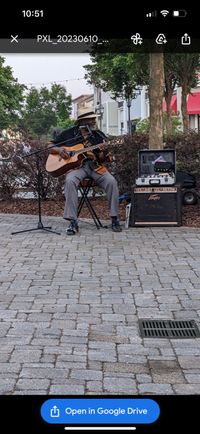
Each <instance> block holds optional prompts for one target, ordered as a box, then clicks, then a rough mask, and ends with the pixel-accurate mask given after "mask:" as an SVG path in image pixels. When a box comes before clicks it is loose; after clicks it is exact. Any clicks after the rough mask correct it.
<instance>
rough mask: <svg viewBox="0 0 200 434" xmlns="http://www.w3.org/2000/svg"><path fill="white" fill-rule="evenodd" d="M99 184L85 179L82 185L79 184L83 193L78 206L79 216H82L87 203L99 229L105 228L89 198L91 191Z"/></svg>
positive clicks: (90, 179)
mask: <svg viewBox="0 0 200 434" xmlns="http://www.w3.org/2000/svg"><path fill="white" fill-rule="evenodd" d="M96 185H97V184H96V182H95V181H94V180H93V179H92V178H85V179H83V180H82V181H81V182H80V184H79V187H78V189H79V191H80V193H81V198H80V201H79V204H78V216H79V215H80V212H81V210H82V208H83V205H84V203H85V205H86V206H87V208H88V209H89V212H90V214H91V216H92V218H93V220H94V223H95V225H96V227H97V229H100V228H103V225H102V223H101V221H100V219H99V217H98V215H97V213H96V211H95V209H94V207H93V205H92V203H91V201H90V198H89V197H88V194H89V192H90V190H91V189H92V188H93V187H95V186H96Z"/></svg>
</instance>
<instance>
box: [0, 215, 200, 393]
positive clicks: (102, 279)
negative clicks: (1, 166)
mask: <svg viewBox="0 0 200 434" xmlns="http://www.w3.org/2000/svg"><path fill="white" fill-rule="evenodd" d="M43 220H44V222H43V223H44V224H45V225H49V224H50V225H51V226H52V229H53V230H57V231H60V232H61V235H60V236H59V235H55V234H53V233H48V232H45V231H42V230H38V231H33V232H24V233H21V234H16V235H11V232H12V231H16V230H25V229H29V228H34V227H37V221H38V219H37V216H28V215H9V214H8V215H4V214H1V215H0V232H1V251H0V322H1V327H0V346H1V352H0V373H1V374H0V379H1V381H0V394H13V395H17V394H19V395H26V394H30V395H31V394H44V395H47V394H48V395H53V394H56V395H57V394H60V395H67V394H75V395H84V394H85V395H87V394H88V395H90V394H91V395H92V394H95V393H96V394H99V395H109V394H110V395H143V394H147V395H153V394H155V395H156V394H158V395H170V394H174V395H181V394H183V395H184V394H186V395H187V394H188V395H190V394H194V395H195V394H199V393H200V339H199V338H197V339H187V340H186V339H158V338H157V339H147V338H145V339H142V338H141V336H140V334H139V328H138V319H141V318H149V319H153V318H159V319H179V320H180V319H183V320H190V319H195V321H196V323H197V325H198V326H199V327H200V229H196V228H185V227H179V228H176V227H171V228H170V227H169V228H166V227H163V228H160V227H158V228H148V227H146V228H129V229H128V230H123V232H122V233H119V234H115V233H112V231H110V229H101V230H99V231H98V230H97V229H96V227H95V226H94V225H93V224H86V223H85V222H84V221H81V223H80V232H79V234H77V235H76V236H74V237H69V236H66V234H65V222H64V220H63V219H62V218H56V217H44V218H43Z"/></svg>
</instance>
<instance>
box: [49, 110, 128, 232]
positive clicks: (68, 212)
mask: <svg viewBox="0 0 200 434" xmlns="http://www.w3.org/2000/svg"><path fill="white" fill-rule="evenodd" d="M76 137H77V142H76V143H82V144H83V145H84V148H90V146H93V145H98V144H101V145H100V146H99V147H97V148H96V149H95V150H93V151H90V150H88V151H87V152H84V156H85V158H84V160H83V161H82V163H81V165H80V166H79V167H77V168H74V169H72V170H70V171H69V172H68V173H67V174H66V178H65V189H64V193H65V208H64V216H63V217H64V219H66V220H69V222H70V223H69V227H68V228H67V230H66V233H67V235H75V234H76V233H77V232H78V221H77V210H78V186H79V183H80V182H81V181H82V180H83V179H84V178H92V179H93V180H94V181H95V182H96V184H97V185H99V186H100V187H102V188H103V189H104V190H105V192H106V195H107V198H108V203H109V210H110V217H111V227H112V230H113V231H114V232H121V230H122V228H121V226H120V223H119V219H118V209H119V191H118V185H117V181H116V179H115V178H114V177H113V176H112V175H111V174H110V173H109V171H108V170H107V168H106V166H105V165H106V162H108V161H110V160H111V154H110V152H109V151H108V143H107V142H106V136H105V134H104V133H103V132H102V131H100V130H98V129H97V128H96V114H95V113H94V111H93V110H92V109H91V108H88V107H84V108H82V109H81V110H80V111H79V112H78V116H77V122H76V126H75V127H71V128H69V129H67V130H64V131H63V132H61V133H60V134H58V135H57V136H56V137H55V138H54V140H53V143H55V145H56V144H57V143H61V144H60V145H58V146H55V147H53V148H51V150H50V153H52V154H59V156H60V157H61V158H62V159H66V162H67V159H69V152H67V151H66V149H65V147H66V146H67V147H69V146H73V145H74V144H75V139H76ZM70 139H71V140H72V141H71V143H72V144H71V145H70V144H69V143H70ZM65 141H67V142H68V144H66V145H65V144H63V145H62V142H65Z"/></svg>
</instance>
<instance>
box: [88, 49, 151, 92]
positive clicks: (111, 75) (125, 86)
mask: <svg viewBox="0 0 200 434" xmlns="http://www.w3.org/2000/svg"><path fill="white" fill-rule="evenodd" d="M91 58H92V61H93V63H92V64H91V65H85V66H84V68H85V69H86V74H85V78H86V79H87V81H88V82H89V83H90V84H94V85H95V86H96V87H101V89H103V90H104V91H110V92H111V93H112V95H113V97H114V98H125V99H130V98H134V97H135V95H136V93H137V92H138V90H140V86H141V85H144V84H146V83H147V81H148V56H147V55H146V54H139V53H124V54H116V53H103V54H102V53H95V54H93V55H92V56H91Z"/></svg>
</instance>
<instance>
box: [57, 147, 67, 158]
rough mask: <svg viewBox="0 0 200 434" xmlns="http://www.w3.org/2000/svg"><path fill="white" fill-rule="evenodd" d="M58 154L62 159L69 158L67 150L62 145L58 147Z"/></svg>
mask: <svg viewBox="0 0 200 434" xmlns="http://www.w3.org/2000/svg"><path fill="white" fill-rule="evenodd" d="M59 155H60V157H61V158H63V159H64V160H68V158H69V154H68V152H67V151H66V149H65V148H62V147H60V148H59Z"/></svg>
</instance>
